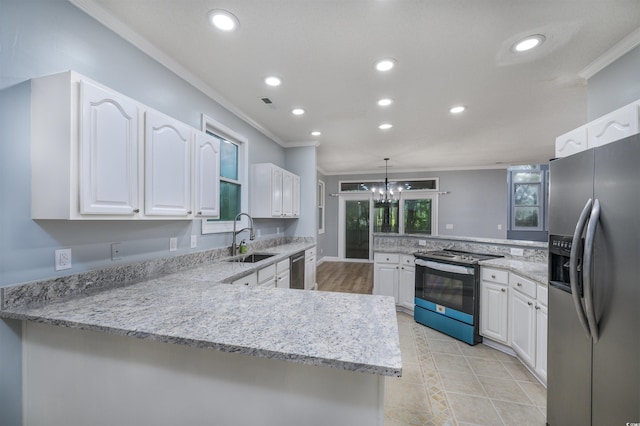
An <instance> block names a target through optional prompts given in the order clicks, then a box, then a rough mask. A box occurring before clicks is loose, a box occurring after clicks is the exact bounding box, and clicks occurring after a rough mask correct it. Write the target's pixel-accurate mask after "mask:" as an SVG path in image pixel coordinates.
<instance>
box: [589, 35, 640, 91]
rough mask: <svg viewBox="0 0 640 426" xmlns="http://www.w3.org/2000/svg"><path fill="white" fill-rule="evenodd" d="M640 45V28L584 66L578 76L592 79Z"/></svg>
mask: <svg viewBox="0 0 640 426" xmlns="http://www.w3.org/2000/svg"><path fill="white" fill-rule="evenodd" d="M638 45H640V28H638V29H637V30H635V31H634V32H632V33H631V34H629V35H628V36H626V37H625V38H623V39H622V40H620V41H619V42H618V43H616V44H614V45H613V46H612V47H611V48H610V49H609V50H607V51H606V52H604V53H603V54H602V55H600V56H599V57H598V58H597V59H596V60H595V61H593V62H591V63H590V64H589V65H587V66H586V67H585V68H583V69H582V71H580V72H579V73H578V76H579V77H582V78H584V79H585V80H588V79H590V78H591V77H593V76H594V75H596V74H597V73H599V72H600V71H602V70H603V69H604V68H606V67H608V66H609V65H611V64H612V63H613V62H615V61H616V60H618V59H619V58H620V57H622V56H623V55H625V54H626V53H627V52H629V51H630V50H631V49H633V48H635V47H636V46H638Z"/></svg>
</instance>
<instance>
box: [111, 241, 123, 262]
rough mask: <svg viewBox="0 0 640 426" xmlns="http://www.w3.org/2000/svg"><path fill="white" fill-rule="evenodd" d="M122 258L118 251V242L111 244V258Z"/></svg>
mask: <svg viewBox="0 0 640 426" xmlns="http://www.w3.org/2000/svg"><path fill="white" fill-rule="evenodd" d="M118 259H122V254H121V252H120V243H113V244H111V260H118Z"/></svg>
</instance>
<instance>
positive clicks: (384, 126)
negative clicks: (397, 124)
mask: <svg viewBox="0 0 640 426" xmlns="http://www.w3.org/2000/svg"><path fill="white" fill-rule="evenodd" d="M392 127H393V124H390V123H384V124H381V125H379V126H378V129H380V130H388V129H390V128H392Z"/></svg>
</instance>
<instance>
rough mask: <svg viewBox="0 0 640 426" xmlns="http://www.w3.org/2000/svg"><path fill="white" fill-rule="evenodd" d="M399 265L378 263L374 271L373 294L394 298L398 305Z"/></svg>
mask: <svg viewBox="0 0 640 426" xmlns="http://www.w3.org/2000/svg"><path fill="white" fill-rule="evenodd" d="M398 271H399V266H398V264H397V263H396V264H393V263H376V264H375V267H374V271H373V293H374V294H380V295H383V296H392V297H393V298H395V300H396V304H397V303H398V292H397V288H398Z"/></svg>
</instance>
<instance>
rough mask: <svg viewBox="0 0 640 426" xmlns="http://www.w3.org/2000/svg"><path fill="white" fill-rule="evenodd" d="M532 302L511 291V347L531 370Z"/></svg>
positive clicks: (533, 366) (532, 349)
mask: <svg viewBox="0 0 640 426" xmlns="http://www.w3.org/2000/svg"><path fill="white" fill-rule="evenodd" d="M534 303H535V302H534V301H533V300H532V299H530V298H529V297H527V296H525V295H524V294H522V293H520V292H519V291H511V321H509V323H510V325H511V347H512V348H513V350H514V351H516V353H517V354H518V356H520V359H522V360H523V361H524V362H526V363H527V364H528V365H529V366H530V367H531V368H535V365H536V358H535V357H536V353H535V351H536V342H535V341H536V310H535V309H534Z"/></svg>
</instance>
